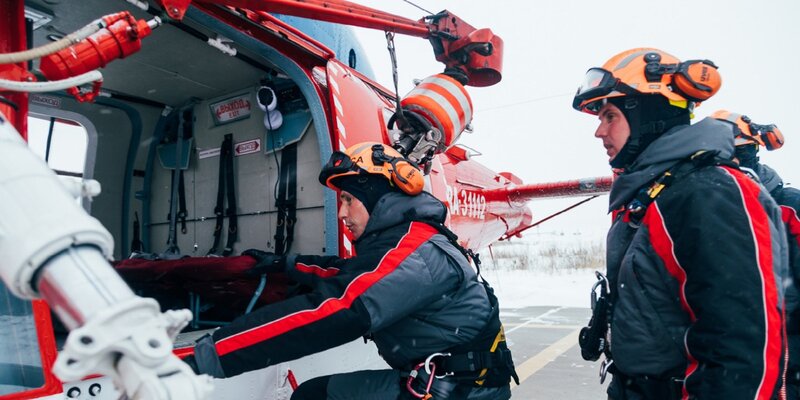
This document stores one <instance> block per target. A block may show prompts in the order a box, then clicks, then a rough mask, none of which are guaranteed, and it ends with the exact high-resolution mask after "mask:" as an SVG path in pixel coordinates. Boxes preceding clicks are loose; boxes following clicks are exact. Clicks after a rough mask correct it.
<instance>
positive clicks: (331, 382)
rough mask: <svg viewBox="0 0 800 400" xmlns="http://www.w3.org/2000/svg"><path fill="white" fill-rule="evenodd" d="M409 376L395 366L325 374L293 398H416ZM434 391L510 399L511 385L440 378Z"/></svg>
mask: <svg viewBox="0 0 800 400" xmlns="http://www.w3.org/2000/svg"><path fill="white" fill-rule="evenodd" d="M422 372H423V374H424V371H422ZM407 377H408V374H407V373H401V372H400V371H397V370H391V369H387V370H369V371H356V372H349V373H343V374H334V375H327V376H321V377H318V378H314V379H310V380H308V381H306V382H303V383H302V384H301V385H300V386H298V387H297V390H295V392H294V393H293V394H292V399H291V400H416V397H413V396H412V395H411V393H409V392H408V390H406V379H407ZM422 378H423V379H424V377H422ZM431 394H432V395H433V398H434V399H436V400H465V399H469V400H508V399H510V398H511V388H510V386H504V387H498V388H482V387H469V386H464V385H458V384H457V383H456V382H455V381H451V380H447V379H437V380H434V384H433V386H432V387H431Z"/></svg>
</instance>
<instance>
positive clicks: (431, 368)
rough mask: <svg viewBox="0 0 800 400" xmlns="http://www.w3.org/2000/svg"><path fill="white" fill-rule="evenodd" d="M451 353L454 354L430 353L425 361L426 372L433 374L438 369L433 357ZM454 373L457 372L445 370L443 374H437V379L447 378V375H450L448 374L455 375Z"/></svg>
mask: <svg viewBox="0 0 800 400" xmlns="http://www.w3.org/2000/svg"><path fill="white" fill-rule="evenodd" d="M451 355H452V354H450V353H433V354H431V355H429V356H428V358H426V359H425V362H424V363H423V364H424V365H425V372H426V373H428V374H429V375H431V376H433V374H434V371H436V368H435V367H436V364H434V363H433V359H434V358H436V357H450V356H451ZM454 374H455V373H454V372H445V373H444V374H443V375H436V378H437V379H442V378H445V377H448V376H450V375H454Z"/></svg>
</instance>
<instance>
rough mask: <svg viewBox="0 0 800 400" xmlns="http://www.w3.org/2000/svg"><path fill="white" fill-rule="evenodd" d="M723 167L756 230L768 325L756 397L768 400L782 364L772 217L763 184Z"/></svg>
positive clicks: (755, 235) (756, 245)
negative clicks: (778, 361) (761, 199)
mask: <svg viewBox="0 0 800 400" xmlns="http://www.w3.org/2000/svg"><path fill="white" fill-rule="evenodd" d="M719 168H721V169H722V170H724V171H725V172H726V173H727V174H728V175H729V176H730V177H731V178H733V181H734V182H735V183H736V186H737V187H738V189H739V193H740V195H741V198H742V203H743V205H744V208H745V214H747V219H748V221H749V222H750V231H751V232H752V234H753V243H754V245H755V249H756V252H757V254H756V256H757V257H756V259H757V261H758V270H759V274H760V276H761V287H762V291H763V294H764V296H763V299H764V303H763V307H764V319H765V321H764V324H765V325H766V327H767V329H766V337H765V338H764V339H765V340H764V342H765V343H764V352H763V357H764V359H763V362H764V374H763V375H762V378H761V383H760V384H759V388H758V391H757V392H756V393H757V397H756V398H757V399H764V400H767V399H769V398H770V395H771V394H772V391H773V389H774V387H773V386H774V383H775V382H776V380H777V379H778V374H779V371H778V369H779V367H780V366H779V365H777V364H775V363H773V362H769V361H768V360H775V359H779V358H780V353H781V351H782V350H781V317H780V315H778V310H777V309H776V307H775V305H776V304H778V290H777V285H776V283H775V275H774V274H773V271H772V267H773V260H772V250H771V246H772V238H771V235H770V227H769V222H768V221H769V218H768V216H767V213H766V211H764V207H763V206H762V205H761V204H760V202H759V200H758V198H759V195H760V194H761V187H760V186H758V184H756V183H755V182H754V181H753V180H751V179H749V178H747V177H746V176H744V174H742V173H741V172H739V171H737V170H734V169H732V168H730V167H719Z"/></svg>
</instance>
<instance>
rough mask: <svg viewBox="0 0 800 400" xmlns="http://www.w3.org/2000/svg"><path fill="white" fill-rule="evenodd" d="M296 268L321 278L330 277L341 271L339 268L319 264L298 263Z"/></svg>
mask: <svg viewBox="0 0 800 400" xmlns="http://www.w3.org/2000/svg"><path fill="white" fill-rule="evenodd" d="M294 269H296V270H297V271H299V272H302V273H304V274H311V275H316V276H318V277H320V278H330V277H332V276H336V274H338V273H339V268H333V267H331V268H322V267H320V266H319V265H308V264H303V263H296V264H295V265H294Z"/></svg>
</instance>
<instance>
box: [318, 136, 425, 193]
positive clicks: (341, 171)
mask: <svg viewBox="0 0 800 400" xmlns="http://www.w3.org/2000/svg"><path fill="white" fill-rule="evenodd" d="M362 174H374V175H379V176H382V177H384V178H386V179H387V180H388V181H389V182H390V183H392V184H393V185H394V186H396V187H397V188H398V189H400V190H401V191H403V192H404V193H406V194H409V195H412V196H414V195H418V194H420V193H421V192H422V189H423V188H424V186H425V179H424V178H423V177H422V172H421V171H420V170H419V168H418V167H417V166H416V165H415V164H414V163H413V162H411V161H409V160H407V159H405V158H403V155H402V154H400V153H399V152H398V151H397V150H395V149H393V148H391V147H390V146H387V145H385V144H383V143H377V142H363V143H359V144H356V145H354V146H351V147H350V148H348V149H347V150H345V151H344V152H341V151H335V152H333V154H331V158H330V160H328V163H327V164H325V166H324V167H322V171H320V173H319V182H320V183H321V184H323V185H325V186H327V187H329V188H331V189H334V190H336V189H338V188H337V187H336V186H335V185H334V184H333V182H332V181H333V180H334V179H336V178H341V177H343V176H348V175H362Z"/></svg>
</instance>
